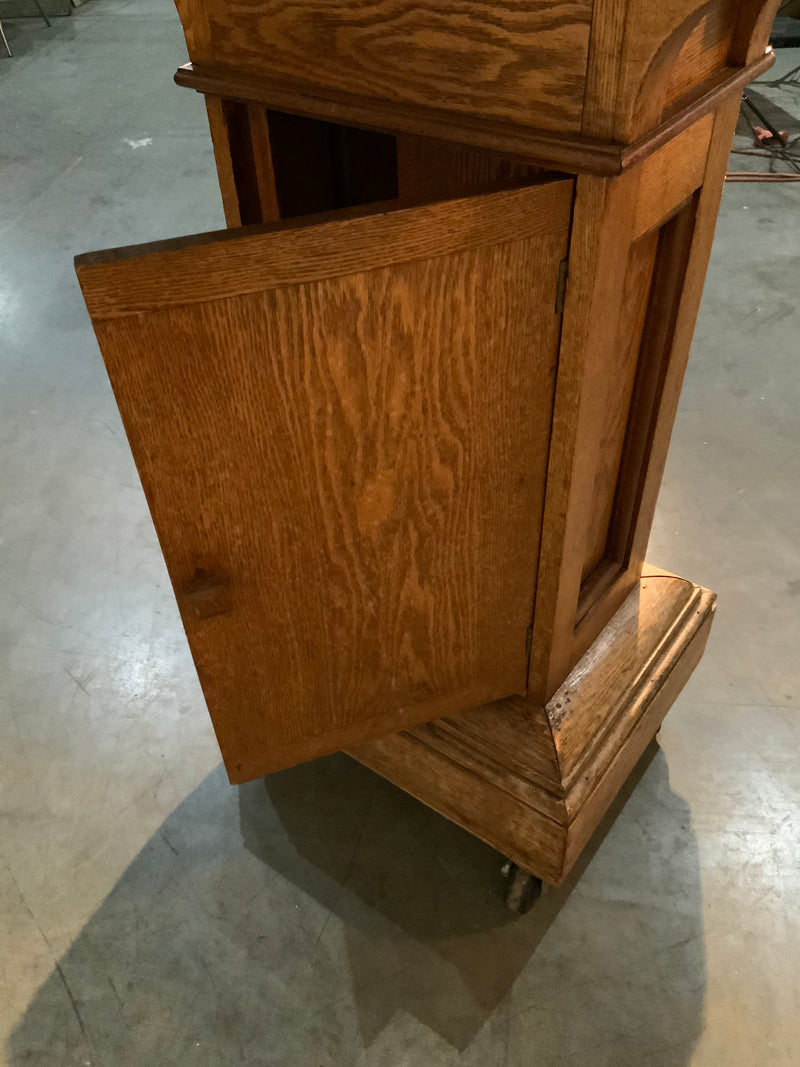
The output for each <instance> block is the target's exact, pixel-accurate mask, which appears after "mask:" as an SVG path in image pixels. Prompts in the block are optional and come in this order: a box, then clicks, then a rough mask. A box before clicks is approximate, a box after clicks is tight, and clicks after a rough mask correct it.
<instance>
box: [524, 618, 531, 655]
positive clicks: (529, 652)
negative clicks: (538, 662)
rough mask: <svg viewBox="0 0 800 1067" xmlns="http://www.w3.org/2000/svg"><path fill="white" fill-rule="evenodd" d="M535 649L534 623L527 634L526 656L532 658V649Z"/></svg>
mask: <svg viewBox="0 0 800 1067" xmlns="http://www.w3.org/2000/svg"><path fill="white" fill-rule="evenodd" d="M532 648H533V623H531V625H530V626H529V627H528V631H527V633H526V634H525V655H526V656H530V654H531V649H532Z"/></svg>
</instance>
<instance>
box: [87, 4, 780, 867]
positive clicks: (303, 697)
mask: <svg viewBox="0 0 800 1067" xmlns="http://www.w3.org/2000/svg"><path fill="white" fill-rule="evenodd" d="M775 6H776V3H775V0H768V2H767V3H766V4H765V3H764V2H763V0H708V2H705V3H700V2H699V0H661V2H659V3H657V4H652V3H649V2H646V0H514V2H513V3H510V2H508V0H502V2H501V0H472V2H470V3H468V4H464V3H459V2H457V0H422V2H420V3H419V4H416V5H410V6H409V5H408V4H406V3H403V2H401V0H377V2H376V3H375V4H370V5H358V4H353V3H347V4H344V3H342V2H341V0H178V7H179V11H180V15H181V19H182V22H183V26H184V30H185V33H186V40H187V44H188V49H189V55H190V57H191V63H189V64H187V65H186V66H184V67H181V68H180V69H179V70H178V73H177V75H176V80H177V81H178V83H179V84H180V85H185V86H189V87H191V88H194V89H196V90H198V91H199V92H201V93H203V94H204V95H205V100H206V104H207V108H208V116H209V122H210V127H211V136H212V139H213V143H214V153H215V158H216V165H217V170H218V174H219V182H220V188H221V191H222V199H223V203H224V208H225V217H226V221H227V224H228V227H229V229H228V230H226V231H222V232H219V233H210V234H201V235H199V236H196V237H189V238H180V239H177V240H171V241H164V242H159V243H157V244H153V245H143V246H139V247H133V248H124V249H116V250H113V251H110V252H99V253H91V254H89V255H85V256H80V257H78V259H77V261H76V264H77V272H78V276H79V279H80V283H81V286H82V288H83V292H84V296H85V299H86V303H87V306H88V308H89V311H90V313H91V317H92V320H93V323H94V327H95V331H96V334H97V338H98V341H99V343H100V347H101V349H102V352H103V356H104V358H105V361H106V365H107V367H108V372H109V375H110V378H111V382H112V385H113V387H114V390H115V393H116V397H117V401H118V403H119V407H120V411H121V413H122V417H123V420H124V423H125V427H126V430H127V433H128V437H129V440H130V444H131V448H132V450H133V455H134V457H135V459H136V463H137V465H138V468H139V472H140V474H141V478H142V483H143V485H144V490H145V493H146V495H147V499H148V502H149V505H150V510H151V512H152V516H153V520H154V522H155V526H156V530H157V532H158V535H159V538H160V542H161V547H162V549H163V552H164V556H165V559H166V562H167V566H168V568H169V572H170V576H171V579H172V582H173V585H174V589H175V595H176V597H177V600H178V605H179V607H180V611H181V615H182V618H183V622H184V626H185V628H186V634H187V637H188V640H189V644H190V647H191V650H192V653H193V655H194V659H195V663H196V665H197V670H198V674H199V676H200V681H201V683H202V686H203V690H204V693H205V697H206V700H207V703H208V707H209V711H210V713H211V718H212V720H213V722H214V726H215V728H216V732H217V736H218V739H219V743H220V747H221V749H222V754H223V757H224V760H225V765H226V767H227V770H228V774H229V776H230V779H231V781H232V782H243V781H245V780H247V779H250V778H253V777H255V776H257V775H263V774H265V773H267V772H269V771H273V770H276V769H278V768H281V767H286V766H288V765H290V764H293V763H297V762H299V761H302V760H308V759H312V758H314V757H316V756H319V755H322V754H325V753H330V752H333V751H335V750H339V749H346V750H348V751H349V752H350V753H351V754H352V755H353V756H355V758H356V759H358V760H360V761H361V762H363V763H365V764H367V765H368V766H369V767H372V768H374V769H375V770H376V771H378V772H379V773H380V774H382V775H385V776H386V777H387V778H389V779H391V780H392V781H393V782H395V783H396V784H397V785H399V786H400V787H402V788H403V789H406V790H407V791H408V792H410V793H413V794H414V795H415V796H417V797H419V798H420V800H422V801H424V802H425V803H426V804H429V805H430V806H431V807H433V808H436V809H437V810H438V811H440V812H442V813H444V814H445V815H446V816H448V817H449V818H450V819H452V820H454V821H455V822H457V823H459V824H460V825H461V826H463V827H466V828H467V829H468V830H470V831H471V832H472V833H474V834H477V835H478V836H479V837H481V838H483V839H484V840H485V841H488V842H489V843H490V844H492V845H494V846H495V847H496V848H498V849H500V850H501V851H502V852H504V853H505V854H506V855H507V856H508V857H510V859H511V860H512V861H513V863H514V864H516V865H517V867H518V868H520V869H521V870H522V871H523V872H532V873H533V874H535V875H536V876H538V877H539V878H541V879H544V880H545V881H547V882H549V883H552V884H558V883H560V882H561V881H562V880H563V879H564V878H565V876H566V875H567V873H568V871H569V869H570V867H571V866H572V864H573V863H574V862H575V860H576V858H577V856H578V855H579V853H580V851H581V848H582V847H583V845H584V844H585V843H586V841H587V840H588V838H589V836H590V835H591V833H592V831H593V830H594V828H595V827H596V825H597V823H598V822H599V820H600V818H601V816H602V815H603V813H604V812H605V811H606V809H607V808H608V806H609V804H610V802H611V801H612V799H613V797H614V796H615V794H616V793H617V791H618V790H619V788H620V786H621V785H622V783H623V781H624V779H625V777H626V776H627V775H628V773H629V772H630V770H631V769H632V767H633V766H634V764H635V762H636V761H637V759H638V758H639V756H640V755H641V753H642V752H643V751H644V749H645V747H646V745H647V744H648V742H649V741H650V740H651V739H652V737H653V736H654V734H655V733H656V731H657V729H658V727H659V725H660V723H661V720H662V718H663V717H664V715H665V713H666V711H667V710H668V708H669V707H670V705H671V703H672V702H673V701H674V699H675V697H676V695H677V694H678V692H679V691H680V688H681V686H682V685H683V684H684V682H685V681H686V679H687V677H688V676H689V674H690V673H691V671H692V670H693V668H694V666H695V665H696V663H697V662H698V660H699V658H700V656H701V654H702V651H703V647H704V644H705V640H706V637H707V635H708V631H709V628H710V625H711V621H712V617H713V611H714V601H715V597H714V594H713V593H711V592H709V591H708V590H705V589H702V588H700V587H698V586H696V585H693V584H692V583H691V582H689V581H687V580H685V579H683V578H679V577H676V576H674V575H668V574H665V573H663V572H659V571H657V570H656V569H654V568H649V567H648V566H647V565H645V564H644V552H645V548H646V545H647V539H648V535H649V531H650V526H651V521H652V517H653V512H654V508H655V503H656V496H657V493H658V489H659V483H660V480H661V477H662V472H663V469H664V462H665V457H666V452H667V445H668V441H669V436H670V431H671V427H672V423H673V419H674V416H675V411H676V406H677V403H678V395H679V392H680V388H681V380H682V377H683V372H684V367H685V364H686V359H687V355H688V351H689V344H690V340H691V336H692V330H693V327H694V322H695V317H696V315H697V310H698V305H699V302H700V294H701V289H702V285H703V277H704V274H705V270H706V265H707V262H708V257H709V251H710V248H711V241H712V236H713V231H714V223H715V219H716V215H717V208H718V205H719V200H720V195H721V190H722V183H723V178H724V173H725V166H726V161H727V157H728V151H729V147H730V143H731V137H732V134H733V130H734V125H735V122H736V116H737V112H738V107H739V99H740V92H741V89H742V87H743V86H744V85H745V84H746V83H747V82H748V81H750V80H751V79H753V78H754V77H756V76H757V75H758V74H760V73H761V72H762V71H764V70H766V69H767V68H768V66H769V65H770V63H771V62H772V57H771V54H770V53H769V51H768V50H767V49H766V41H767V35H768V30H769V26H770V23H771V19H772V15H773V13H774V8H775Z"/></svg>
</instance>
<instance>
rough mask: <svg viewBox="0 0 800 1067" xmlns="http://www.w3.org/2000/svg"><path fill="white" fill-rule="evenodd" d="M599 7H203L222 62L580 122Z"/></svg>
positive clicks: (584, 3)
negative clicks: (591, 29) (592, 28)
mask: <svg viewBox="0 0 800 1067" xmlns="http://www.w3.org/2000/svg"><path fill="white" fill-rule="evenodd" d="M591 11H592V4H591V0H555V2H553V0H518V2H510V0H501V2H498V0H471V2H470V3H468V4H464V3H459V2H457V0H439V2H432V0H420V2H419V3H416V4H414V5H409V4H406V3H403V2H402V0H374V2H372V3H370V4H361V5H358V4H353V3H344V2H343V0H327V2H326V3H325V5H324V7H323V8H321V6H320V4H319V3H318V2H317V0H209V2H208V3H207V4H206V5H205V12H204V16H205V18H207V20H208V25H209V30H210V35H211V41H212V58H213V61H214V63H216V64H220V65H223V66H229V67H235V68H236V69H238V70H242V71H248V70H249V71H252V72H254V73H260V72H269V74H270V75H271V76H273V77H276V76H281V75H286V76H289V77H292V78H297V79H302V80H304V81H306V82H307V83H308V84H310V85H314V86H315V87H316V88H317V91H320V90H324V89H337V90H345V91H352V92H357V93H360V94H363V95H365V96H369V97H375V98H383V99H388V100H396V101H408V102H411V103H414V104H421V105H433V106H436V107H445V108H447V109H448V110H452V111H456V112H462V113H467V114H476V115H489V116H495V117H498V118H508V119H512V120H514V121H517V122H522V123H525V124H527V125H533V126H540V127H543V128H546V129H570V130H577V129H579V128H580V121H581V107H582V102H583V79H584V74H585V69H586V56H587V51H588V47H589V22H590V19H591ZM189 54H190V57H191V59H192V60H195V61H196V60H199V59H202V58H205V56H200V55H195V54H193V52H192V49H191V47H190V53H189Z"/></svg>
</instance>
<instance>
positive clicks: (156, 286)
mask: <svg viewBox="0 0 800 1067" xmlns="http://www.w3.org/2000/svg"><path fill="white" fill-rule="evenodd" d="M570 194H571V182H569V181H567V182H560V183H556V184H555V185H552V186H547V185H544V186H535V187H531V188H528V189H523V190H519V189H518V190H514V191H512V192H511V193H495V194H487V195H486V196H485V197H480V198H475V201H462V202H461V204H462V207H461V209H460V210H457V211H454V208H453V204H452V203H443V204H440V205H435V206H430V205H429V206H426V207H421V208H410V209H406V210H403V211H398V212H396V213H394V215H392V216H388V215H386V214H381V213H378V214H372V215H366V216H364V217H361V218H356V219H354V218H352V217H350V218H345V219H341V220H338V221H337V220H333V221H329V222H326V223H323V224H320V225H318V226H305V227H295V228H282V229H278V230H273V231H271V232H259V233H256V234H254V235H253V236H243V235H242V234H241V233H239V234H238V235H237V234H236V233H235V232H234V233H233V235H232V237H231V239H230V240H227V241H222V240H218V239H210V240H209V238H207V237H204V238H198V239H196V240H189V241H186V240H180V241H177V242H174V243H173V244H172V245H163V244H162V245H159V246H157V247H155V248H152V247H145V248H144V249H143V250H142V251H141V252H140V253H139V254H136V252H135V250H126V251H125V252H124V253H123V255H122V257H121V258H119V257H118V256H116V255H113V254H112V255H111V256H104V255H102V254H101V255H98V256H94V257H89V259H88V260H84V261H83V264H82V265H80V266H79V267H78V273H79V276H80V278H81V282H82V284H83V286H84V291H85V293H86V296H87V303H88V305H89V307H90V309H91V311H92V314H93V317H94V320H95V328H96V332H97V336H98V340H99V342H100V347H101V350H102V352H103V355H104V358H105V360H106V365H107V367H108V371H109V376H110V378H111V381H112V384H113V386H114V390H115V393H116V396H117V401H118V403H119V406H120V410H121V413H122V416H123V420H124V422H125V426H126V430H127V433H128V437H129V440H130V444H131V448H132V450H133V453H134V457H135V459H136V462H137V465H138V468H139V471H140V474H141V477H142V483H143V486H144V489H145V493H146V495H147V498H148V502H149V505H150V509H151V513H152V515H153V519H154V522H155V525H156V529H157V532H158V535H159V538H160V541H161V545H162V549H163V551H164V555H165V558H166V561H167V566H168V569H169V571H170V576H171V578H172V581H173V585H174V587H175V590H176V595H177V598H178V603H179V607H180V609H181V612H182V617H183V621H184V626H185V628H186V632H187V635H188V638H189V643H190V646H191V649H192V652H193V655H194V657H195V662H196V664H197V667H198V673H199V676H200V680H201V683H202V685H203V688H204V692H205V695H206V699H207V702H208V706H209V710H210V712H211V716H212V719H213V721H214V725H215V728H216V730H217V735H218V738H219V741H220V745H221V748H222V751H223V756H224V758H225V762H226V766H227V769H228V772H229V775H230V777H231V778H232V780H234V781H242V780H245V779H247V778H251V777H254V776H256V775H258V774H263V773H265V772H266V771H268V770H272V769H277V768H279V767H281V766H286V765H288V764H289V763H292V762H298V761H300V760H302V759H308V758H311V757H313V756H316V755H319V754H322V753H324V752H330V751H334V750H336V749H339V748H342V747H344V746H346V745H349V744H354V743H356V742H358V741H361V740H363V739H364V738H367V737H373V736H378V735H380V734H385V733H389V732H391V731H394V730H397V729H399V728H401V727H403V726H407V725H409V724H411V723H414V722H419V721H423V720H425V719H429V718H438V717H441V716H444V715H447V714H451V713H452V712H454V711H457V710H461V709H464V708H467V707H472V706H474V705H477V704H481V703H483V702H486V701H489V700H492V699H496V698H499V697H504V696H507V695H509V694H513V693H520V692H523V691H524V689H525V684H526V673H527V660H528V651H527V630H528V626H529V623H530V619H531V613H532V605H533V597H534V591H535V582H536V570H537V561H538V547H539V531H540V525H541V509H542V500H543V489H544V475H545V465H546V457H547V449H548V441H549V431H550V415H551V411H552V390H553V379H554V371H555V363H556V355H557V345H558V335H559V323H560V319H559V316H557V315H556V313H555V284H556V276H557V271H558V263H559V261H560V260H561V258H562V257H563V256H564V254H565V252H566V240H567V232H568V225H569V203H570ZM559 205H560V206H559ZM387 220H388V222H390V223H391V224H388V223H387ZM295 241H296V242H297V244H296V245H295V244H294V242H295ZM276 243H277V247H278V251H277V252H276V250H275V245H276ZM215 607H216V609H218V610H216V612H215Z"/></svg>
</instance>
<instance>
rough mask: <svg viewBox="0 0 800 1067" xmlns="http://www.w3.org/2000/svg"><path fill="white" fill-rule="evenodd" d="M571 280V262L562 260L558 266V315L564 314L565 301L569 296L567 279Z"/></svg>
mask: <svg viewBox="0 0 800 1067" xmlns="http://www.w3.org/2000/svg"><path fill="white" fill-rule="evenodd" d="M568 278H569V260H568V259H566V258H565V259H562V260H561V262H560V263H559V265H558V279H557V280H556V315H563V314H564V300H565V299H566V296H567V279H568Z"/></svg>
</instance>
